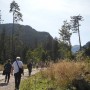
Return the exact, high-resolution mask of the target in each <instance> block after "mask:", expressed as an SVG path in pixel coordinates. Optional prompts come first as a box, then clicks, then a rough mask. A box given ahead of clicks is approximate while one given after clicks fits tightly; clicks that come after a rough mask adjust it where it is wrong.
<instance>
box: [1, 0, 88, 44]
mask: <svg viewBox="0 0 90 90" xmlns="http://www.w3.org/2000/svg"><path fill="white" fill-rule="evenodd" d="M12 1H13V0H0V10H1V13H2V19H4V22H3V23H12V13H9V9H10V3H11V2H12ZM15 1H16V2H17V3H18V5H19V6H20V9H21V13H22V14H23V22H20V24H23V25H30V26H31V27H32V28H34V29H36V30H37V31H46V32H49V33H50V34H51V35H52V36H53V37H57V38H59V34H58V32H59V29H60V28H61V26H62V25H63V21H64V20H68V22H69V20H70V16H74V15H75V16H76V15H79V14H80V15H82V16H83V18H84V21H82V22H80V24H81V26H80V34H81V41H82V45H84V44H86V43H87V42H88V41H90V18H89V17H90V10H89V8H90V0H15ZM78 42H79V41H78V35H77V34H73V35H72V37H71V43H72V45H78V44H79V43H78Z"/></svg>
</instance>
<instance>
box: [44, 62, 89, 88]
mask: <svg viewBox="0 0 90 90" xmlns="http://www.w3.org/2000/svg"><path fill="white" fill-rule="evenodd" d="M86 71H88V65H87V64H86V63H85V62H66V61H62V62H59V63H56V64H52V65H50V67H49V68H48V69H47V70H46V71H45V72H44V74H43V75H44V77H45V76H46V77H48V78H49V79H51V80H54V81H55V83H56V85H58V86H60V87H67V86H68V85H69V84H71V83H72V81H73V80H74V79H76V78H81V75H84V73H85V72H86Z"/></svg>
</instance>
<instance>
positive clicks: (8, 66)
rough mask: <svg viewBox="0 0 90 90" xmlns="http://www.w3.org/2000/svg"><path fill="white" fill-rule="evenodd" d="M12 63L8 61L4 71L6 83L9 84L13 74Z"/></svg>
mask: <svg viewBox="0 0 90 90" xmlns="http://www.w3.org/2000/svg"><path fill="white" fill-rule="evenodd" d="M11 68H12V65H11V61H10V59H9V60H8V61H7V63H6V64H5V65H4V70H5V82H7V83H9V80H10V73H11Z"/></svg>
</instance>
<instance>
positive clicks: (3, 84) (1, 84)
mask: <svg viewBox="0 0 90 90" xmlns="http://www.w3.org/2000/svg"><path fill="white" fill-rule="evenodd" d="M7 85H8V84H7V83H0V87H2V86H7Z"/></svg>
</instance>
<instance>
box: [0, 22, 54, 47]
mask: <svg viewBox="0 0 90 90" xmlns="http://www.w3.org/2000/svg"><path fill="white" fill-rule="evenodd" d="M12 29H13V24H0V34H2V33H3V30H4V32H5V36H11V34H12ZM14 36H15V38H17V39H20V40H21V41H22V43H23V44H24V45H26V46H30V47H32V48H34V47H36V46H35V45H38V44H40V43H42V44H43V43H45V42H46V40H48V39H53V38H52V36H51V35H50V34H49V33H48V32H38V31H36V30H35V29H33V28H32V27H30V26H28V25H26V26H25V25H20V24H15V25H14Z"/></svg>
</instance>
